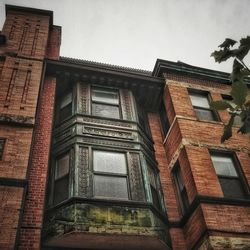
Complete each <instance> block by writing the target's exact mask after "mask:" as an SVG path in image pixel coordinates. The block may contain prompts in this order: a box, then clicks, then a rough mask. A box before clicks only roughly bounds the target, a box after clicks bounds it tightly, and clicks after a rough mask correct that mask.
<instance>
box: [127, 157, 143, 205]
mask: <svg viewBox="0 0 250 250" xmlns="http://www.w3.org/2000/svg"><path fill="white" fill-rule="evenodd" d="M128 166H129V181H130V187H131V196H132V200H136V201H145V193H144V187H143V182H142V172H141V166H140V155H139V154H137V153H130V154H129V164H128Z"/></svg>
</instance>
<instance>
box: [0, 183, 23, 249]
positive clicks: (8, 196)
mask: <svg viewBox="0 0 250 250" xmlns="http://www.w3.org/2000/svg"><path fill="white" fill-rule="evenodd" d="M22 196H23V188H19V187H8V186H0V225H1V226H0V249H3V250H5V249H14V246H15V240H16V233H17V227H18V221H19V215H20V207H21V202H22Z"/></svg>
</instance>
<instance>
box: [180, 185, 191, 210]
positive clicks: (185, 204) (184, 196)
mask: <svg viewBox="0 0 250 250" xmlns="http://www.w3.org/2000/svg"><path fill="white" fill-rule="evenodd" d="M181 200H182V206H183V208H182V210H183V213H185V212H186V211H187V210H188V207H189V202H188V196H187V190H186V188H185V187H184V189H183V190H182V191H181Z"/></svg>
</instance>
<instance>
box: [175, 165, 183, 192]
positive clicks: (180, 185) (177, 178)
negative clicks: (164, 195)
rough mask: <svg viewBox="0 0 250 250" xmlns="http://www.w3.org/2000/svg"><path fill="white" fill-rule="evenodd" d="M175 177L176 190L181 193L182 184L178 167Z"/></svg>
mask: <svg viewBox="0 0 250 250" xmlns="http://www.w3.org/2000/svg"><path fill="white" fill-rule="evenodd" d="M175 176H176V182H177V185H178V188H179V190H180V192H181V191H182V190H183V189H184V184H183V180H182V176H181V169H180V167H178V169H177V171H176V175H175Z"/></svg>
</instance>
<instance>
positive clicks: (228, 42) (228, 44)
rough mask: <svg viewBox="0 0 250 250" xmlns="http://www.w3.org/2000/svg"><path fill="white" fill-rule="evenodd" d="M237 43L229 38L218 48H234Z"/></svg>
mask: <svg viewBox="0 0 250 250" xmlns="http://www.w3.org/2000/svg"><path fill="white" fill-rule="evenodd" d="M236 43H237V42H236V41H235V40H233V39H231V38H226V39H225V41H224V42H223V43H222V44H220V45H219V46H218V47H220V48H229V47H230V46H234V44H236Z"/></svg>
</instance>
